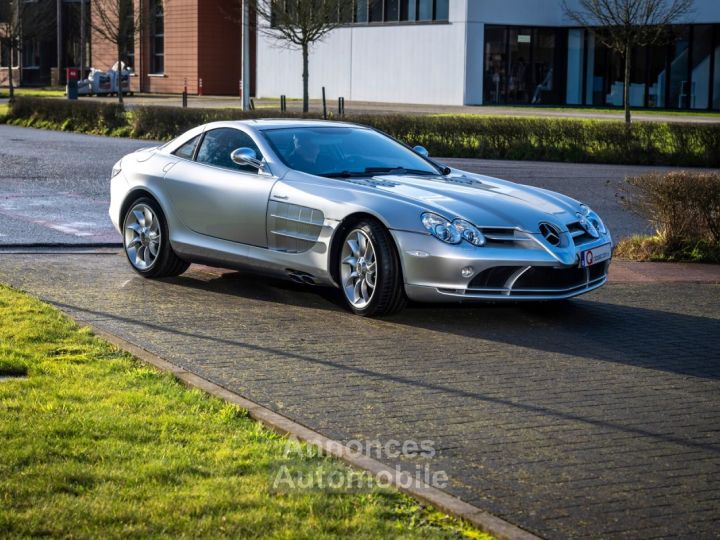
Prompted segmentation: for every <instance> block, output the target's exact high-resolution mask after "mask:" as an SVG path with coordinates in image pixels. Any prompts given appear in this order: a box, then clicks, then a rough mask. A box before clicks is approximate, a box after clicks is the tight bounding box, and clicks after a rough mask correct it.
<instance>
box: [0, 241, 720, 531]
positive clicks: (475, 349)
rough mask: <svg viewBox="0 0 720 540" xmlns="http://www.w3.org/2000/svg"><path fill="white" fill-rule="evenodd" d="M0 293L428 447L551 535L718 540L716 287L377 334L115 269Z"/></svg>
mask: <svg viewBox="0 0 720 540" xmlns="http://www.w3.org/2000/svg"><path fill="white" fill-rule="evenodd" d="M0 281H1V282H6V283H11V284H13V285H15V286H17V287H20V288H23V289H25V290H28V291H31V292H32V293H35V294H38V295H40V296H42V297H44V298H46V299H50V300H52V301H53V302H56V303H57V304H58V305H60V306H62V307H63V308H64V309H67V310H71V311H73V312H75V313H77V314H79V315H80V316H82V317H84V318H86V319H92V320H94V321H95V324H97V325H98V326H100V327H102V328H104V329H107V330H108V331H110V332H113V333H116V334H118V335H120V336H122V337H124V338H125V339H127V340H129V341H132V342H134V343H137V344H139V345H141V346H143V347H145V348H146V349H148V350H150V351H152V352H154V353H157V354H159V355H161V356H163V357H165V358H167V359H169V360H170V361H172V362H174V363H176V364H178V365H181V366H183V367H185V368H187V369H189V370H191V371H194V372H196V373H198V374H200V375H202V376H205V377H207V378H208V379H210V380H212V381H214V382H217V383H219V384H221V385H223V386H226V387H227V388H230V389H232V390H234V391H237V392H239V393H241V394H243V395H245V396H247V397H249V398H250V399H252V400H255V401H257V402H259V403H261V404H263V405H265V406H268V407H270V408H272V409H274V410H276V411H279V412H281V413H282V414H285V415H286V416H288V417H290V418H292V419H294V420H297V421H299V422H300V423H302V424H305V425H307V426H310V427H312V428H314V429H316V430H318V431H321V432H322V433H324V434H326V435H329V436H332V437H336V438H338V439H340V440H343V441H348V440H350V439H360V440H374V439H380V440H382V441H388V440H389V439H399V440H403V439H413V440H423V439H431V440H433V441H434V442H435V448H436V449H437V450H438V456H436V457H435V458H434V459H433V460H431V463H430V465H431V467H432V468H433V470H436V471H437V470H444V471H446V472H447V473H448V474H449V476H450V479H451V485H450V487H449V491H451V492H452V493H454V494H456V495H458V496H460V497H462V498H463V499H465V500H467V501H469V502H472V503H474V504H476V505H478V506H480V507H482V508H485V509H487V510H489V511H491V512H493V513H495V514H496V515H498V516H501V517H503V518H505V519H508V520H509V521H511V522H513V523H516V524H518V525H520V526H522V527H526V528H528V529H530V530H532V531H534V532H536V533H539V534H541V535H544V536H547V537H551V538H583V537H585V538H599V537H614V538H644V537H654V536H672V535H677V536H685V537H690V538H712V537H716V536H717V534H718V531H720V491H719V489H718V486H719V485H720V380H719V379H720V355H719V354H718V350H720V321H719V320H718V319H720V309H718V308H719V307H720V305H719V303H720V302H719V300H718V299H719V298H720V286H717V285H692V284H686V285H677V284H674V285H645V284H643V285H629V284H627V285H620V284H615V285H611V286H608V287H606V288H605V289H603V290H601V291H599V292H596V293H593V294H591V295H589V296H586V297H584V298H583V299H577V300H574V301H572V302H569V303H566V304H563V305H555V306H553V305H539V306H492V305H486V306H482V307H443V306H434V307H432V306H430V307H428V306H414V307H411V308H410V309H408V310H406V311H405V312H403V313H402V314H400V315H399V316H395V317H393V318H390V319H387V320H365V319H361V318H357V317H353V316H350V315H349V314H347V313H345V312H344V311H343V310H342V309H340V308H339V307H338V304H337V301H336V300H335V298H336V297H335V296H333V294H331V293H330V292H328V291H323V290H312V289H308V288H302V287H300V286H296V285H293V284H289V283H281V282H274V281H268V280H266V279H262V278H259V277H253V276H249V275H246V274H241V273H235V272H226V271H221V270H209V269H205V268H202V267H193V268H192V269H191V270H190V271H189V272H188V273H187V274H186V275H185V276H183V277H180V278H176V279H170V280H166V281H164V282H157V281H156V282H152V281H146V280H143V279H142V278H139V277H136V276H135V275H134V274H133V273H132V272H131V271H130V270H129V268H128V266H127V264H126V262H125V260H124V258H123V256H121V255H117V254H112V255H6V254H3V255H2V256H0ZM80 283H81V284H82V287H79V286H78V284H80ZM386 461H388V462H391V463H393V461H392V460H390V459H386ZM415 465H416V463H412V462H410V461H404V462H402V466H403V467H406V468H410V470H411V471H414V470H415V469H414V468H413V467H414V466H415Z"/></svg>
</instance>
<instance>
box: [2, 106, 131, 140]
mask: <svg viewBox="0 0 720 540" xmlns="http://www.w3.org/2000/svg"><path fill="white" fill-rule="evenodd" d="M6 121H7V122H8V123H10V124H22V125H24V126H28V127H40V128H51V129H60V130H62V131H80V132H83V133H97V134H110V133H114V132H116V131H118V130H123V128H125V130H126V131H127V132H128V133H127V134H129V129H127V128H128V118H127V115H126V114H125V111H124V110H123V108H122V107H121V106H120V105H119V104H117V103H98V102H95V101H86V102H82V103H80V102H72V101H68V100H63V99H44V98H31V97H17V98H15V101H14V102H13V104H12V105H11V106H10V109H9V111H8V115H7V118H6Z"/></svg>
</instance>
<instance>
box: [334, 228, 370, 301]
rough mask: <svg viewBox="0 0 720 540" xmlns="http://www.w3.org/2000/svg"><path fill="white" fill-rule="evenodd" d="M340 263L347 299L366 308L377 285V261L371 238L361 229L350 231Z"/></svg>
mask: <svg viewBox="0 0 720 540" xmlns="http://www.w3.org/2000/svg"><path fill="white" fill-rule="evenodd" d="M340 263H341V268H340V278H341V280H342V288H343V292H344V293H345V297H346V298H347V299H348V301H349V302H350V303H351V304H352V305H353V306H355V307H356V308H358V309H362V308H364V307H366V306H367V305H368V304H369V303H370V301H371V300H372V297H373V294H374V293H375V285H376V283H377V259H376V256H375V246H374V245H373V243H372V240H370V237H369V236H368V235H367V234H365V233H364V232H363V231H361V230H360V229H354V230H352V231H350V233H349V234H348V235H347V236H346V237H345V242H344V243H343V248H342V252H341V254H340Z"/></svg>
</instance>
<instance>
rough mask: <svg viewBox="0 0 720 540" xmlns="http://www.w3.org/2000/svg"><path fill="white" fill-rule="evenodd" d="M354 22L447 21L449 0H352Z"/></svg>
mask: <svg viewBox="0 0 720 540" xmlns="http://www.w3.org/2000/svg"><path fill="white" fill-rule="evenodd" d="M353 11H354V13H355V19H354V21H355V23H356V24H366V23H375V24H378V23H387V24H392V23H397V22H433V21H448V20H449V17H450V7H449V0H354V10H353Z"/></svg>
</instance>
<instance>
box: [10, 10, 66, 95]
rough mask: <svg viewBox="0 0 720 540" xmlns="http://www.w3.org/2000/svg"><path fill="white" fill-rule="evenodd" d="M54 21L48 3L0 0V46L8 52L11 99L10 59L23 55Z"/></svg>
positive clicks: (54, 17)
mask: <svg viewBox="0 0 720 540" xmlns="http://www.w3.org/2000/svg"><path fill="white" fill-rule="evenodd" d="M56 20H57V19H56V16H55V10H54V8H53V4H52V3H51V2H26V1H24V0H0V46H1V47H2V48H3V49H6V50H7V51H8V60H9V61H8V93H9V94H10V101H11V102H12V101H13V100H14V99H15V81H14V80H13V59H15V58H17V57H21V56H22V53H23V49H24V48H25V47H26V46H27V45H28V43H30V42H31V41H33V40H37V39H40V38H42V37H44V36H45V35H46V34H47V33H48V32H50V31H51V30H52V29H53V27H54V26H55V21H56ZM19 63H20V62H18V64H19Z"/></svg>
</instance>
